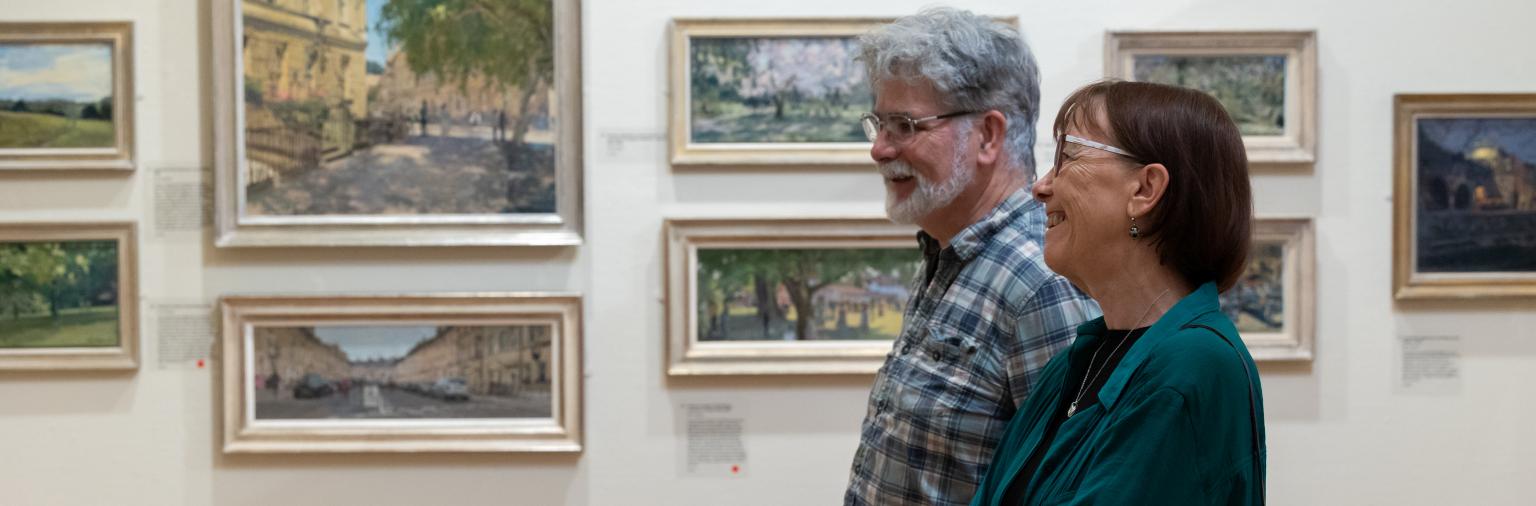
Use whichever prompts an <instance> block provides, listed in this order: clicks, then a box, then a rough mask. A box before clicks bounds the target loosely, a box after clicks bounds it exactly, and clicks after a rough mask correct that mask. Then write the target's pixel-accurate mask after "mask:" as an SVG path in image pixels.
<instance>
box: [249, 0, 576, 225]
mask: <svg viewBox="0 0 1536 506" xmlns="http://www.w3.org/2000/svg"><path fill="white" fill-rule="evenodd" d="M225 1H226V2H230V5H229V7H233V8H236V9H237V10H238V13H239V20H240V24H239V27H240V32H239V33H238V35H236V34H233V31H232V30H231V33H230V34H229V35H228V37H230V38H231V40H230V41H229V43H230V44H232V45H233V47H232V48H231V49H230V53H231V56H232V57H235V58H234V59H235V60H236V61H238V62H239V68H238V69H230V70H229V72H233V75H231V76H230V77H231V84H236V83H238V88H236V89H233V90H226V91H228V92H229V99H230V100H228V101H227V102H228V105H229V107H230V111H229V112H230V113H232V114H230V117H231V119H237V120H238V125H231V126H233V127H236V128H234V129H233V131H231V132H230V134H231V137H230V140H232V141H233V144H234V145H233V146H228V147H230V148H232V149H231V150H230V151H229V153H228V154H229V155H230V156H229V157H228V159H227V162H228V164H229V166H230V168H229V169H227V172H231V174H228V175H233V176H235V177H233V178H227V179H230V180H231V181H230V184H228V185H227V186H228V187H229V188H228V191H221V193H220V198H221V199H223V200H226V201H228V203H227V204H226V205H223V206H221V209H224V212H225V214H228V215H230V217H229V219H221V220H220V222H221V225H223V228H224V233H221V243H222V244H225V245H248V244H254V245H282V244H316V245H347V244H375V245H387V244H405V245H416V244H422V245H441V244H444V243H445V242H449V241H451V242H452V243H454V244H460V243H469V244H546V245H547V244H569V243H574V242H576V241H578V240H579V230H578V226H579V223H578V216H577V215H578V212H579V202H578V200H579V195H580V192H579V191H578V189H577V188H576V186H577V185H578V184H579V178H578V174H579V172H580V167H579V166H578V165H579V160H580V158H579V153H580V150H581V149H580V146H579V144H578V143H579V130H578V129H577V128H576V126H577V125H578V124H579V114H577V113H576V111H577V110H578V109H577V107H578V106H579V103H580V96H579V95H578V94H576V93H574V90H579V88H577V87H576V86H575V78H576V76H577V75H578V74H577V73H576V70H577V67H578V63H579V62H578V60H577V55H579V52H576V51H577V50H578V48H575V47H565V44H566V43H572V44H574V41H576V40H579V39H577V38H576V35H575V33H574V31H575V27H576V26H578V25H576V24H575V22H574V21H573V19H572V18H573V17H574V8H575V1H574V0H506V1H498V2H488V3H483V4H476V3H473V2H447V3H444V2H434V1H424V0H349V1H341V2H330V1H326V2H321V1H314V0H276V1H271V0H225ZM348 225H352V226H355V228H353V229H345V228H341V229H339V230H338V229H337V227H345V226H348ZM325 227H333V228H332V229H326V228H325ZM242 229H244V230H242ZM285 229H287V230H290V232H287V233H285V232H284V230H285ZM450 229H451V230H450ZM240 232H250V233H247V234H241V233H240ZM303 232H310V233H308V234H305V233H303ZM336 232H340V233H336ZM370 232H371V233H370ZM242 235H243V236H245V237H244V238H242V237H241V236H242Z"/></svg>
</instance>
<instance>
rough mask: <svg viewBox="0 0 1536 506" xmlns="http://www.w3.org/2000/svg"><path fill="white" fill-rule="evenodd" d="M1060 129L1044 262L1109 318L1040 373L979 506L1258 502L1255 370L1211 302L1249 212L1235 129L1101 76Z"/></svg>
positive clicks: (1199, 106) (1170, 93) (1234, 256)
mask: <svg viewBox="0 0 1536 506" xmlns="http://www.w3.org/2000/svg"><path fill="white" fill-rule="evenodd" d="M1054 133H1055V135H1056V146H1057V147H1056V163H1055V166H1054V167H1052V168H1051V171H1050V172H1049V173H1048V174H1046V175H1045V177H1044V178H1042V179H1041V180H1040V181H1039V182H1038V183H1036V184H1035V186H1034V194H1035V198H1036V199H1038V200H1040V201H1041V202H1042V203H1044V204H1045V208H1046V215H1047V224H1046V233H1045V262H1046V265H1048V266H1050V267H1051V269H1052V270H1055V271H1056V272H1057V273H1059V274H1061V275H1062V276H1064V277H1066V278H1067V279H1068V280H1070V281H1071V282H1072V284H1074V285H1076V286H1077V287H1078V288H1079V289H1081V290H1083V291H1084V292H1085V293H1087V294H1088V295H1089V296H1091V297H1092V298H1093V299H1094V300H1095V301H1097V302H1098V303H1099V305H1100V307H1102V308H1103V310H1104V316H1103V317H1101V318H1098V319H1094V320H1091V321H1089V322H1087V323H1084V324H1083V325H1081V326H1079V327H1078V329H1077V332H1078V336H1077V338H1076V340H1075V341H1074V342H1073V344H1072V346H1071V348H1069V349H1068V351H1066V352H1064V353H1061V354H1058V355H1057V356H1056V357H1055V358H1053V359H1052V360H1051V362H1050V363H1049V364H1048V365H1047V366H1046V368H1045V372H1044V373H1042V375H1041V377H1040V382H1041V383H1040V384H1039V385H1037V386H1036V388H1035V393H1034V394H1033V395H1031V396H1030V398H1029V400H1028V401H1027V402H1026V403H1025V405H1024V406H1023V407H1022V408H1021V409H1020V410H1019V412H1018V413H1017V414H1016V415H1015V416H1014V418H1013V420H1012V421H1011V422H1010V425H1009V428H1008V433H1007V435H1006V436H1005V437H1004V439H1003V441H1002V443H1001V445H1000V446H999V447H998V449H997V454H996V456H995V458H994V460H993V462H992V466H991V468H990V469H989V470H988V473H987V477H986V479H985V481H984V482H983V484H982V488H981V489H980V490H979V491H978V492H977V495H976V497H975V499H974V500H973V501H972V504H973V505H1000V504H1010V505H1011V504H1049V505H1056V504H1179V505H1190V504H1261V503H1263V501H1264V459H1265V450H1264V416H1263V397H1262V393H1261V391H1260V388H1259V379H1258V371H1257V369H1256V368H1255V366H1254V363H1253V358H1252V357H1250V356H1249V354H1248V350H1247V348H1246V347H1244V346H1243V342H1242V339H1241V337H1239V336H1238V333H1237V329H1236V328H1235V327H1234V326H1233V324H1232V321H1231V320H1229V319H1228V318H1227V317H1226V316H1225V315H1224V314H1223V313H1222V312H1221V310H1220V307H1219V305H1218V301H1217V294H1218V292H1220V291H1223V290H1226V289H1227V288H1229V287H1231V286H1232V284H1233V283H1234V282H1235V281H1236V280H1237V278H1238V276H1239V275H1240V274H1241V273H1242V270H1243V267H1244V264H1245V262H1246V259H1247V254H1248V247H1249V234H1250V228H1251V226H1252V219H1253V205H1252V200H1251V197H1250V194H1251V191H1250V188H1249V183H1248V161H1247V156H1246V154H1245V151H1244V148H1243V139H1242V136H1241V135H1240V134H1239V133H1238V131H1237V126H1236V125H1234V124H1233V122H1232V119H1231V118H1230V117H1228V115H1227V113H1226V111H1225V110H1224V109H1223V108H1222V106H1221V104H1220V103H1218V102H1217V101H1216V99H1214V98H1212V97H1211V96H1209V95H1206V94H1204V93H1201V92H1199V91H1194V90H1189V89H1184V88H1176V87H1172V86H1163V85H1158V84H1150V83H1137V82H1123V81H1105V82H1099V83H1094V84H1091V85H1088V86H1086V87H1084V88H1082V89H1080V90H1078V91H1076V92H1075V93H1073V94H1072V95H1071V96H1070V97H1068V98H1067V101H1066V103H1065V104H1063V105H1062V108H1061V112H1060V113H1059V114H1058V115H1057V116H1056V123H1055V127H1054Z"/></svg>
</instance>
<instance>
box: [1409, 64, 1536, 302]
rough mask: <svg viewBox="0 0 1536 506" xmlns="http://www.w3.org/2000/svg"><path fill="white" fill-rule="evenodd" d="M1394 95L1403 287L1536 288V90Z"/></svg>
mask: <svg viewBox="0 0 1536 506" xmlns="http://www.w3.org/2000/svg"><path fill="white" fill-rule="evenodd" d="M1393 103H1394V106H1393V108H1394V113H1393V117H1394V120H1393V121H1394V142H1395V146H1394V148H1393V154H1394V159H1395V160H1394V161H1395V166H1396V169H1395V176H1394V181H1395V184H1394V185H1393V189H1394V191H1393V197H1392V200H1393V206H1394V211H1395V212H1394V215H1393V216H1394V219H1393V221H1394V224H1393V225H1394V226H1393V230H1394V231H1393V237H1394V243H1393V252H1394V255H1393V256H1394V262H1393V263H1394V268H1393V271H1394V272H1393V276H1392V280H1393V283H1392V285H1393V292H1394V295H1395V297H1396V298H1397V299H1399V300H1403V299H1469V298H1493V297H1523V298H1536V94H1423V95H1416V94H1415V95H1397V96H1396V98H1395V100H1394V101H1393Z"/></svg>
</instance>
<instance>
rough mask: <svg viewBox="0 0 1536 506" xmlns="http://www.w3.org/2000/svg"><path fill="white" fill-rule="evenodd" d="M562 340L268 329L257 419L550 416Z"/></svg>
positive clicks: (257, 371) (448, 331)
mask: <svg viewBox="0 0 1536 506" xmlns="http://www.w3.org/2000/svg"><path fill="white" fill-rule="evenodd" d="M553 337H554V336H553V326H551V325H494V326H475V325H472V326H458V325H456V326H396V325H362V326H329V325H325V326H294V327H279V326H259V327H256V329H255V333H254V336H253V343H252V353H253V354H254V355H253V357H252V358H253V359H254V362H253V363H254V371H253V375H252V377H251V381H253V382H254V383H253V389H254V398H255V413H256V419H258V420H268V419H272V420H277V419H287V420H295V419H379V418H396V419H443V418H451V419H472V418H548V417H550V416H551V406H552V404H551V394H552V392H553V389H552V382H551V369H550V353H551V351H552V350H551V341H552V339H553Z"/></svg>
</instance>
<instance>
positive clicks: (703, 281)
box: [695, 248, 921, 341]
mask: <svg viewBox="0 0 1536 506" xmlns="http://www.w3.org/2000/svg"><path fill="white" fill-rule="evenodd" d="M920 263H921V258H920V255H919V254H918V251H917V250H916V249H913V248H866V249H833V248H818V249H811V248H806V249H745V248H719V249H715V248H700V249H699V251H698V271H697V286H696V290H695V293H697V294H698V308H697V316H698V318H697V322H698V329H697V332H698V340H699V341H742V340H756V341H763V340H771V341H810V340H861V339H894V338H895V337H896V336H897V335H899V334H900V333H901V320H902V311H903V308H904V307H905V305H906V302H907V297H908V288H907V284H908V283H909V282H910V280H911V279H912V278H913V276H914V275H915V274H916V273H917V270H918V269H919V268H920Z"/></svg>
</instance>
